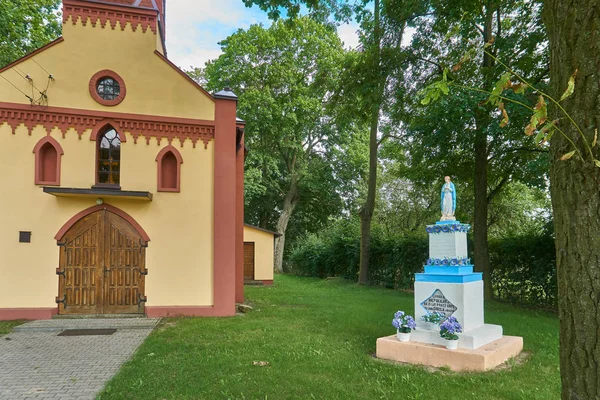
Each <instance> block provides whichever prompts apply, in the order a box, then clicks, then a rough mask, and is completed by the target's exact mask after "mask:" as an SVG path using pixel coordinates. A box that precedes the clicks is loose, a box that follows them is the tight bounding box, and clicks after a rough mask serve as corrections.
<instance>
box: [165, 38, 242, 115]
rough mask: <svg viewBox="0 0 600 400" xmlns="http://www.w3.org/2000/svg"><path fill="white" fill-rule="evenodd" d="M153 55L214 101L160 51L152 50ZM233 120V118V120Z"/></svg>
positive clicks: (211, 96) (211, 97)
mask: <svg viewBox="0 0 600 400" xmlns="http://www.w3.org/2000/svg"><path fill="white" fill-rule="evenodd" d="M154 54H156V55H157V56H158V58H160V59H161V60H163V61H164V62H166V63H167V64H169V66H170V67H171V68H173V69H174V70H175V71H177V72H178V73H179V75H181V76H183V77H184V78H185V79H186V80H187V81H188V82H190V83H191V84H192V85H194V86H196V89H199V90H200V91H201V92H202V93H204V94H205V95H206V96H208V98H210V99H211V100H213V101H214V97H213V95H212V94H210V93H208V92H207V91H206V89H204V88H203V87H202V86H200V85H199V84H198V82H196V81H195V80H193V79H192V78H190V76H189V75H188V74H186V73H185V72H183V71H182V70H181V69H180V68H179V67H178V66H177V65H175V64H173V63H172V62H171V60H169V59H168V58H167V57H165V56H164V55H162V54H161V53H160V51H158V50H154ZM233 119H234V120H235V116H234V118H233Z"/></svg>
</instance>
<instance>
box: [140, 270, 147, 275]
mask: <svg viewBox="0 0 600 400" xmlns="http://www.w3.org/2000/svg"><path fill="white" fill-rule="evenodd" d="M143 275H148V268H144V269H140V276H143Z"/></svg>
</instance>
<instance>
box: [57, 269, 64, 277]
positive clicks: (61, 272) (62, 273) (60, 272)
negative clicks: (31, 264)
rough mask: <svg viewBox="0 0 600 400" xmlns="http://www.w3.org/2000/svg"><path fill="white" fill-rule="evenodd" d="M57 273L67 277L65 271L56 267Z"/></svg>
mask: <svg viewBox="0 0 600 400" xmlns="http://www.w3.org/2000/svg"><path fill="white" fill-rule="evenodd" d="M56 275H62V276H63V278H65V271H61V270H60V268H56Z"/></svg>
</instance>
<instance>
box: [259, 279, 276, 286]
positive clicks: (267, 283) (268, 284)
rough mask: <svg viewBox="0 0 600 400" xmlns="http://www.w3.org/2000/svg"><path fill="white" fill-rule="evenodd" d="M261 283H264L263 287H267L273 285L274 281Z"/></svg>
mask: <svg viewBox="0 0 600 400" xmlns="http://www.w3.org/2000/svg"><path fill="white" fill-rule="evenodd" d="M261 282H262V283H263V285H266V286H271V285H273V281H272V280H270V281H261Z"/></svg>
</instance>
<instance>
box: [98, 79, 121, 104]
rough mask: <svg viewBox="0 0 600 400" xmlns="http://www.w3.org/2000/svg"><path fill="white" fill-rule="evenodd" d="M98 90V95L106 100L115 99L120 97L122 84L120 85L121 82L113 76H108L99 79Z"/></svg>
mask: <svg viewBox="0 0 600 400" xmlns="http://www.w3.org/2000/svg"><path fill="white" fill-rule="evenodd" d="M96 92H97V93H98V96H100V97H101V98H102V99H104V100H114V99H116V98H117V97H119V94H120V93H121V86H119V82H117V81H116V80H114V79H113V78H110V77H106V78H102V79H100V80H98V83H97V84H96Z"/></svg>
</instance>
